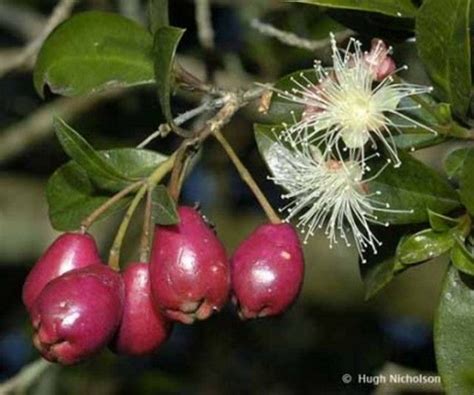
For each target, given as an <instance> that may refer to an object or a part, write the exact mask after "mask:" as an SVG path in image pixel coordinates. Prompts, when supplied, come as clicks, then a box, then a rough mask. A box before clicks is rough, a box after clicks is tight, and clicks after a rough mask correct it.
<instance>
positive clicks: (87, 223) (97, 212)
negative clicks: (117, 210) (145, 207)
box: [81, 180, 145, 233]
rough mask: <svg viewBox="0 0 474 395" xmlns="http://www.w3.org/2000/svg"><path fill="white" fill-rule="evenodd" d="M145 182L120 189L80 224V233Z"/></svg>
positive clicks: (84, 231)
mask: <svg viewBox="0 0 474 395" xmlns="http://www.w3.org/2000/svg"><path fill="white" fill-rule="evenodd" d="M144 182H145V181H143V180H140V181H137V182H134V183H133V184H130V185H129V186H128V187H126V188H124V189H122V190H121V191H120V192H118V193H117V194H115V195H114V196H112V197H111V198H110V199H109V200H107V201H106V202H105V203H104V204H103V205H102V206H100V207H98V208H97V209H95V210H94V211H93V212H92V213H91V214H90V215H89V216H88V217H87V218H86V219H85V220H84V221H82V222H81V233H86V232H87V229H89V228H90V227H91V225H92V224H93V223H94V222H95V221H97V219H98V218H99V217H100V216H101V215H102V214H103V213H105V212H106V211H107V210H108V209H109V208H110V207H112V206H113V205H114V204H115V203H117V202H118V201H119V200H121V199H122V198H124V197H125V196H127V195H128V194H129V193H132V192H133V191H135V190H136V189H138V188H139V187H140V186H142V185H143V183H144Z"/></svg>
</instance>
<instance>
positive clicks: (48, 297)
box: [30, 264, 124, 365]
mask: <svg viewBox="0 0 474 395" xmlns="http://www.w3.org/2000/svg"><path fill="white" fill-rule="evenodd" d="M123 299H124V286H123V281H122V277H121V276H120V274H119V273H117V272H115V271H113V270H112V269H110V268H109V267H108V266H105V265H103V264H95V265H90V266H88V267H85V268H82V269H76V270H72V271H69V272H67V273H65V274H63V275H62V276H60V277H58V278H56V279H54V280H52V281H51V282H50V283H48V284H47V285H46V287H45V288H44V289H43V290H42V291H41V293H40V295H39V296H38V298H37V299H36V301H35V302H34V303H33V306H32V308H31V314H30V316H31V321H32V323H33V327H34V329H35V333H34V335H33V343H34V345H35V346H36V348H37V349H38V350H39V352H40V353H41V354H42V355H43V357H44V358H46V359H47V360H48V361H52V362H60V363H62V364H64V365H71V364H74V363H77V362H80V361H82V360H84V359H86V358H88V357H90V356H92V355H94V354H96V353H97V352H99V351H100V350H101V349H102V348H104V347H105V346H106V345H107V344H108V343H109V342H110V340H111V339H112V336H113V335H114V333H115V331H116V330H117V328H118V326H119V323H120V320H121V317H122V311H123Z"/></svg>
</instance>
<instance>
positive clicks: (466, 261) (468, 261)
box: [451, 236, 474, 276]
mask: <svg viewBox="0 0 474 395" xmlns="http://www.w3.org/2000/svg"><path fill="white" fill-rule="evenodd" d="M451 262H452V263H453V265H454V266H456V268H457V269H458V270H459V271H461V272H463V273H465V274H468V275H470V276H474V255H473V253H472V251H469V248H468V247H467V246H466V244H465V241H464V240H463V238H462V237H459V236H457V237H456V244H455V245H454V248H453V249H452V250H451Z"/></svg>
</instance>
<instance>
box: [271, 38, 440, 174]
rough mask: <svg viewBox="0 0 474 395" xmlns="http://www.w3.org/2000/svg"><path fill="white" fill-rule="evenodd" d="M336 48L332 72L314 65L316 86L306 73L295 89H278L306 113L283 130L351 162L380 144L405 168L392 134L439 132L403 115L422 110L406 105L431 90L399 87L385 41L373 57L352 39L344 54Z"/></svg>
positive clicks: (379, 43) (296, 80) (376, 47)
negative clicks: (407, 129) (413, 130)
mask: <svg viewBox="0 0 474 395" xmlns="http://www.w3.org/2000/svg"><path fill="white" fill-rule="evenodd" d="M331 43H332V60H333V67H332V68H324V67H323V66H322V65H321V64H320V63H319V62H315V74H316V80H317V82H316V83H315V82H313V81H311V80H310V79H309V78H308V76H307V75H305V74H304V73H301V74H300V75H299V77H298V78H294V77H293V78H292V82H293V84H294V86H293V87H292V88H291V89H290V90H288V91H281V90H276V91H277V93H278V94H279V95H280V96H281V97H282V98H284V99H286V100H288V101H291V102H293V103H297V104H301V105H303V106H304V108H305V109H304V112H303V114H302V117H301V119H300V120H297V119H296V117H295V116H294V115H293V116H294V124H293V125H284V126H285V129H286V131H285V133H286V134H287V135H293V136H294V137H293V138H294V139H295V140H298V139H300V140H302V141H308V142H311V143H312V144H314V145H316V146H318V147H320V149H321V150H322V151H323V152H333V153H334V154H337V157H338V158H342V157H343V155H342V154H341V150H344V151H346V150H348V151H349V157H350V159H352V160H358V159H360V160H362V161H363V160H364V157H365V148H366V145H367V143H369V142H370V143H371V146H372V148H374V149H375V148H377V146H378V145H379V143H381V144H382V145H383V146H384V147H385V148H386V149H387V150H388V152H389V153H390V156H391V158H392V159H393V162H394V165H395V166H398V165H400V160H399V158H398V155H397V150H396V147H395V143H394V141H393V138H392V132H393V130H395V131H398V132H400V128H401V127H415V128H416V127H421V128H424V129H426V130H428V131H430V132H433V133H435V132H434V131H433V130H432V129H430V128H429V127H428V126H426V125H423V124H421V123H419V122H418V121H416V120H414V119H412V118H411V117H410V116H409V115H407V114H406V113H404V111H405V110H410V109H414V108H418V107H419V106H416V107H415V106H404V105H403V104H402V100H403V99H405V98H407V97H410V96H414V95H419V94H423V93H427V92H431V91H432V88H431V87H424V86H420V85H415V84H408V83H405V82H395V79H394V78H393V73H394V72H395V71H396V70H394V67H393V66H394V63H393V60H392V59H391V58H390V57H389V56H388V53H389V49H387V48H386V46H385V44H383V42H382V41H380V40H376V41H374V42H373V47H372V50H371V51H370V52H363V51H362V50H361V43H360V42H359V41H356V40H355V39H353V38H352V39H350V41H349V44H348V46H347V48H346V49H345V50H339V49H338V48H337V46H336V41H335V39H334V36H331ZM379 78H383V79H382V80H381V81H378V79H379ZM341 141H342V142H343V143H344V144H343V145H342V146H341Z"/></svg>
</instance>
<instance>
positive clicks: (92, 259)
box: [22, 233, 100, 310]
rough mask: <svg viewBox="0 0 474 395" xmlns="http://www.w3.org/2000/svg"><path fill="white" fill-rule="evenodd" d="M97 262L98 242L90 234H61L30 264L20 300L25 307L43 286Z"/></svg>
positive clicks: (29, 307) (98, 259)
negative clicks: (32, 264) (34, 262)
mask: <svg viewBox="0 0 474 395" xmlns="http://www.w3.org/2000/svg"><path fill="white" fill-rule="evenodd" d="M98 263H100V257H99V252H98V251H97V245H96V243H95V241H94V239H93V238H92V236H91V235H89V234H80V233H64V234H62V235H61V236H59V237H58V238H57V239H56V240H55V241H54V242H53V244H51V246H50V247H49V248H48V249H47V250H46V252H45V253H44V254H43V256H42V257H41V258H40V259H39V260H38V262H37V263H36V264H35V266H33V268H32V269H31V271H30V273H29V274H28V276H27V277H26V280H25V284H24V285H23V295H22V296H23V303H24V304H25V306H26V308H27V309H28V310H30V309H31V305H32V304H33V302H34V301H35V300H36V298H37V297H38V295H39V293H40V292H41V291H42V289H43V288H44V287H45V285H46V284H47V283H48V282H50V281H51V280H53V279H55V278H56V277H59V276H61V275H62V274H64V273H66V272H68V271H70V270H73V269H79V268H82V267H86V266H89V265H92V264H98Z"/></svg>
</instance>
